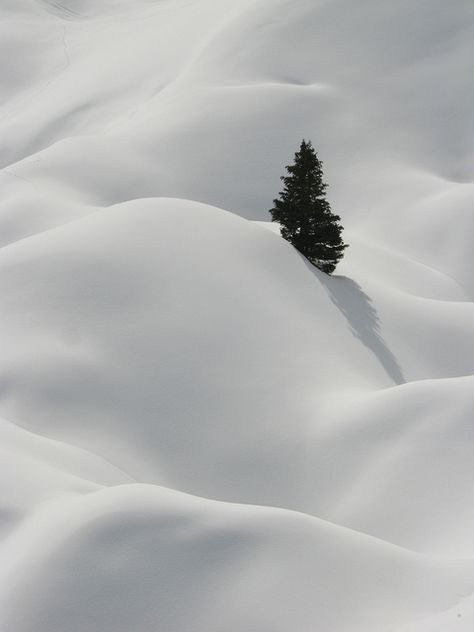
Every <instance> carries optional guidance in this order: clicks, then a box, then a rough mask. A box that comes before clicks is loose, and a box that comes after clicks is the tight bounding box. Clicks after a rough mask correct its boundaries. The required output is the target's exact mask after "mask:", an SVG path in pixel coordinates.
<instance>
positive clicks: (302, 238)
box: [270, 140, 347, 274]
mask: <svg viewBox="0 0 474 632" xmlns="http://www.w3.org/2000/svg"><path fill="white" fill-rule="evenodd" d="M286 170H287V172H288V175H286V176H282V177H281V180H282V181H283V183H284V188H283V191H281V192H280V197H279V199H276V200H273V204H274V206H273V208H272V209H270V213H271V216H272V221H274V222H279V223H280V227H281V228H280V230H281V235H282V237H284V238H285V239H286V240H287V241H289V242H290V243H291V244H293V246H294V247H295V248H296V249H297V250H299V252H301V254H302V255H304V256H305V257H306V258H307V259H308V260H309V261H310V262H311V263H312V264H314V265H315V266H316V267H318V268H319V269H320V270H323V271H324V272H326V273H328V274H331V272H333V271H334V269H335V268H336V265H337V263H338V262H339V261H340V260H341V259H342V257H343V256H344V249H345V248H347V245H345V244H344V242H343V240H342V237H341V232H342V226H341V225H340V224H339V221H340V219H341V218H340V217H339V215H335V214H334V213H333V212H332V211H331V207H330V205H329V202H328V201H327V200H326V198H325V193H326V187H327V185H326V184H325V183H324V182H323V170H322V163H321V161H320V160H319V159H318V156H317V154H316V152H315V150H314V148H313V146H312V144H311V141H309V142H306V141H305V140H303V141H302V143H301V146H300V150H299V151H298V152H296V154H295V159H294V163H293V164H292V165H287V166H286Z"/></svg>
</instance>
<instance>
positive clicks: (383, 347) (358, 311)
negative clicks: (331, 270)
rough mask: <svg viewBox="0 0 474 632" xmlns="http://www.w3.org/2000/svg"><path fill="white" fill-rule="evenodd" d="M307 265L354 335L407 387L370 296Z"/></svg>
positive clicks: (346, 282)
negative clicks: (381, 331)
mask: <svg viewBox="0 0 474 632" xmlns="http://www.w3.org/2000/svg"><path fill="white" fill-rule="evenodd" d="M308 265H309V266H310V268H312V271H313V273H314V274H315V276H317V278H318V279H319V281H320V282H321V283H322V285H324V287H325V288H326V291H327V293H328V294H329V297H330V299H331V301H332V302H333V303H334V305H335V306H336V307H337V308H338V309H339V311H340V312H341V314H343V316H344V318H345V319H346V320H347V323H348V325H349V327H350V330H351V332H352V333H353V335H354V336H355V337H356V338H358V339H359V340H360V341H361V342H362V344H364V345H365V346H366V347H367V348H368V349H370V351H371V352H372V353H373V354H374V356H375V357H376V358H377V360H378V361H379V362H380V364H381V365H382V366H383V368H384V369H385V371H386V373H387V375H388V376H389V377H390V378H391V379H392V380H393V381H394V382H395V384H405V383H406V380H405V378H404V376H403V373H402V370H401V367H400V365H399V364H398V362H397V359H396V357H395V356H394V355H393V353H392V352H391V351H390V349H389V348H388V346H387V344H386V342H385V340H384V339H383V338H382V336H381V334H380V319H379V317H378V314H377V310H376V309H375V307H374V306H373V304H372V301H371V299H370V297H369V296H367V294H365V292H364V291H363V290H362V288H361V287H360V285H358V284H357V283H356V282H355V281H353V280H352V279H349V278H348V277H344V276H336V277H329V276H327V275H326V274H324V273H321V274H317V275H316V272H315V268H314V266H312V265H311V264H310V263H308Z"/></svg>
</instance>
